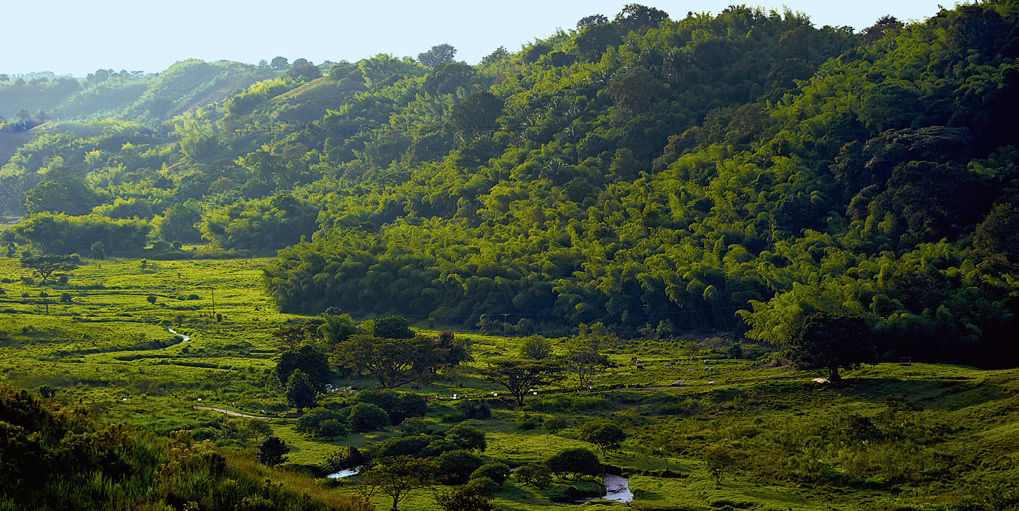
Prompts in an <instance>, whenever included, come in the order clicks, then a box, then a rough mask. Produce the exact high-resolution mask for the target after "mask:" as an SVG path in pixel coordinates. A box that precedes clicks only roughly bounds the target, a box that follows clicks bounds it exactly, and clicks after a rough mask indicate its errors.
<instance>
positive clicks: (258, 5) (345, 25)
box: [0, 0, 954, 75]
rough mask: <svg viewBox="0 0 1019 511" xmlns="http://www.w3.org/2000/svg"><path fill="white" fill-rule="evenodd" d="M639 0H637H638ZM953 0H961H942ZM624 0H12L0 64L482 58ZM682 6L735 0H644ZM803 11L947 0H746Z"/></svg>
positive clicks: (71, 67)
mask: <svg viewBox="0 0 1019 511" xmlns="http://www.w3.org/2000/svg"><path fill="white" fill-rule="evenodd" d="M629 1H630V2H632V1H633V0H629ZM940 2H941V4H942V5H945V6H946V7H950V6H952V5H954V2H953V0H940ZM626 3H629V2H628V1H627V0H616V1H607V0H586V1H572V0H571V1H555V0H544V1H540V0H515V1H502V2H485V1H480V0H475V1H468V0H447V1H431V2H410V1H406V2H405V1H386V0H377V1H357V2H354V1H348V0H332V1H313V0H274V1H265V0H247V1H244V0H93V1H87V0H35V1H33V0H6V1H4V2H3V4H5V5H4V8H3V22H2V25H3V26H2V28H0V47H2V48H4V51H3V53H2V54H0V73H11V74H18V73H26V72H31V71H53V72H56V73H58V74H66V73H71V74H75V75H84V74H87V73H89V72H91V71H94V70H95V69H97V68H113V69H114V70H120V69H127V70H129V71H134V70H142V71H146V72H157V71H161V70H163V69H165V68H166V67H168V66H169V65H170V64H172V63H173V62H175V61H178V60H183V59H186V58H200V59H204V60H221V59H226V60H236V61H241V62H250V63H255V62H258V61H259V60H260V59H263V58H264V59H271V58H272V57H274V56H276V55H282V56H285V57H287V58H289V59H290V60H293V59H295V58H297V57H304V58H307V59H309V60H311V61H312V62H314V63H319V62H322V61H324V60H332V61H338V60H344V59H345V60H357V59H360V58H362V57H366V56H370V55H374V54H376V53H389V54H393V55H396V56H416V55H417V54H418V53H420V52H422V51H424V50H427V49H428V48H430V47H431V46H432V45H434V44H439V43H449V44H452V45H453V46H455V47H456V48H457V49H458V50H459V53H458V54H457V58H458V59H459V60H465V61H467V62H469V63H476V62H477V61H479V60H480V59H481V57H483V56H484V55H487V54H488V53H491V51H492V50H494V49H495V48H497V47H499V46H505V47H506V48H508V49H510V50H516V49H519V48H520V46H521V45H522V44H524V43H526V42H528V41H530V40H533V39H534V38H535V37H539V36H541V37H544V36H548V35H550V34H553V33H555V30H556V28H557V27H562V28H566V29H568V28H572V27H574V25H575V24H576V22H577V20H578V19H580V18H582V17H584V16H586V15H588V14H595V13H601V14H605V15H606V16H608V17H610V18H611V17H613V16H614V15H615V14H616V13H617V12H619V10H620V9H621V8H622V6H623V5H624V4H626ZM640 3H643V4H644V5H650V6H654V7H657V8H659V9H662V10H664V11H666V12H668V13H669V14H670V15H671V16H672V17H673V18H682V17H684V16H685V15H686V13H687V12H688V11H695V12H702V11H709V12H713V13H717V12H718V11H720V10H722V9H724V8H725V7H726V6H728V5H730V4H738V3H741V2H739V1H737V0H682V1H680V0H671V1H657V0H647V1H644V2H640ZM746 3H747V4H748V5H760V6H763V7H766V8H777V9H782V7H783V6H787V7H789V8H790V9H793V10H797V11H802V12H805V13H806V14H808V15H809V16H810V18H811V19H812V20H813V21H814V24H815V25H817V26H821V25H850V26H852V27H855V28H856V29H857V30H859V29H861V28H864V27H867V26H869V25H871V24H873V22H874V21H875V20H876V19H877V18H879V17H881V16H883V15H885V14H891V15H893V16H895V17H897V18H899V19H901V20H921V19H924V18H927V17H929V16H932V15H934V14H935V13H936V12H937V10H938V0H902V1H899V0H894V1H890V0H884V1H879V0H855V1H840V2H828V1H820V2H819V1H816V0H815V1H807V0H787V1H785V2H781V1H778V2H775V1H762V2H757V3H755V2H746Z"/></svg>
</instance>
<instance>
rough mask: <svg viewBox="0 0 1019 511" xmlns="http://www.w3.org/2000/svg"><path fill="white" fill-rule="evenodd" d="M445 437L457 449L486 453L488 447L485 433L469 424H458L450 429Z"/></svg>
mask: <svg viewBox="0 0 1019 511" xmlns="http://www.w3.org/2000/svg"><path fill="white" fill-rule="evenodd" d="M443 437H444V438H445V439H446V440H449V441H450V442H451V443H452V444H453V445H455V446H456V448H457V449H463V450H466V451H484V450H485V448H486V447H488V444H487V442H485V432H484V431H481V430H480V429H478V428H475V427H474V426H469V425H467V424H457V425H456V426H453V427H452V428H449V430H447V431H446V433H445V434H444V435H443Z"/></svg>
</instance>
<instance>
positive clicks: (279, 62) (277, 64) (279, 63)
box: [269, 57, 289, 69]
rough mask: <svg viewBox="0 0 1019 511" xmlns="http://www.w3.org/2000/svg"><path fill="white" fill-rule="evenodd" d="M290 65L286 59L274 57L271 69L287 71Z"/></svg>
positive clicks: (270, 63) (270, 65)
mask: <svg viewBox="0 0 1019 511" xmlns="http://www.w3.org/2000/svg"><path fill="white" fill-rule="evenodd" d="M288 65H289V61H288V60H287V58H286V57H273V58H272V60H271V61H270V62H269V67H272V68H273V69H286V68H287V66H288Z"/></svg>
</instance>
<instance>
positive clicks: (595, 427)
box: [580, 421, 626, 454]
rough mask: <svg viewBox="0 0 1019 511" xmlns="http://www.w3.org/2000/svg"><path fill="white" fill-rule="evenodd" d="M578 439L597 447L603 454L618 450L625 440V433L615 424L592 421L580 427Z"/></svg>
mask: <svg viewBox="0 0 1019 511" xmlns="http://www.w3.org/2000/svg"><path fill="white" fill-rule="evenodd" d="M580 439H581V440H583V441H585V442H590V443H592V444H594V445H596V446H598V448H599V449H601V451H602V454H605V452H606V451H613V450H616V449H619V447H620V445H622V443H623V441H624V440H626V433H625V432H623V430H622V429H621V428H620V427H619V426H616V425H615V424H612V423H609V422H604V421H593V422H588V423H587V424H584V425H583V426H581V427H580Z"/></svg>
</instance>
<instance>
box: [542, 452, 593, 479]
mask: <svg viewBox="0 0 1019 511" xmlns="http://www.w3.org/2000/svg"><path fill="white" fill-rule="evenodd" d="M545 464H546V465H548V469H549V470H551V471H552V473H554V474H556V475H559V476H562V475H565V474H574V475H592V476H593V475H598V473H599V472H600V471H601V462H600V461H598V456H597V455H595V453H593V452H591V451H590V450H589V449H584V448H583V447H572V448H569V449H563V450H561V451H559V452H557V453H555V454H553V455H552V456H550V457H549V458H548V459H547V460H546V461H545Z"/></svg>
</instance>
